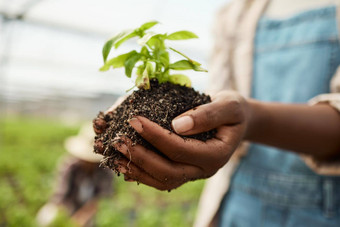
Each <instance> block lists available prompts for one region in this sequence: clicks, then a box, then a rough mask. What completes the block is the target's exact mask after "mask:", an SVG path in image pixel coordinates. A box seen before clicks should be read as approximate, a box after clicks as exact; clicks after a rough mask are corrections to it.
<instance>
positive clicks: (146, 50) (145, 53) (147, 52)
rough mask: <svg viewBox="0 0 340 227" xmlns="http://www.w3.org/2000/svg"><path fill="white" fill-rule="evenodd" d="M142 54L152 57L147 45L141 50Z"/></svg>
mask: <svg viewBox="0 0 340 227" xmlns="http://www.w3.org/2000/svg"><path fill="white" fill-rule="evenodd" d="M140 54H141V55H143V56H144V57H145V58H149V57H150V52H149V50H148V48H147V47H146V46H143V47H142V49H141V50H140Z"/></svg>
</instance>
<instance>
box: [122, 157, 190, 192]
mask: <svg viewBox="0 0 340 227" xmlns="http://www.w3.org/2000/svg"><path fill="white" fill-rule="evenodd" d="M117 165H118V171H119V172H121V173H123V174H124V179H126V180H127V181H137V182H139V183H142V184H145V185H148V186H151V187H153V188H156V189H158V190H162V191H164V190H172V189H174V188H177V187H179V186H180V185H182V184H183V183H185V182H184V181H177V182H170V181H163V182H161V181H159V180H157V179H155V178H153V177H152V176H151V175H149V174H148V173H146V172H145V171H144V170H143V169H141V168H139V167H138V166H136V165H135V164H134V163H133V162H131V161H127V160H126V159H121V160H119V161H118V162H117Z"/></svg>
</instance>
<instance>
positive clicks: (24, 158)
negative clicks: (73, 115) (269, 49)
mask: <svg viewBox="0 0 340 227" xmlns="http://www.w3.org/2000/svg"><path fill="white" fill-rule="evenodd" d="M78 130H79V127H76V126H74V127H70V126H66V125H63V124H62V123H60V122H58V121H54V120H46V119H45V120H44V119H37V118H23V117H12V118H1V119H0V133H1V134H0V227H3V226H37V224H36V223H35V215H36V213H37V211H38V210H39V208H40V207H41V206H42V205H43V204H44V203H45V202H46V201H47V200H48V198H49V196H50V195H51V193H52V191H53V185H54V183H55V177H56V166H57V164H58V161H59V160H60V158H61V157H62V156H63V155H65V154H66V151H65V149H64V147H63V141H64V140H65V138H67V137H68V136H71V135H75V134H77V132H78ZM202 186H203V181H196V182H191V183H188V184H186V185H184V186H182V187H181V188H179V189H177V190H173V191H172V192H170V193H168V192H160V191H157V190H155V189H153V188H150V187H147V186H144V185H139V186H137V185H136V183H128V182H124V180H123V178H122V177H115V179H114V192H113V196H112V198H109V199H105V200H103V201H101V203H100V206H99V212H98V214H97V216H96V226H138V227H139V226H142V227H143V226H147V227H149V226H165V227H166V226H169V227H171V226H176V227H180V226H191V225H192V223H193V219H194V216H195V212H196V208H197V201H198V197H199V194H200V192H201V190H202ZM70 225H71V224H70V222H68V221H67V220H58V222H57V223H56V226H70Z"/></svg>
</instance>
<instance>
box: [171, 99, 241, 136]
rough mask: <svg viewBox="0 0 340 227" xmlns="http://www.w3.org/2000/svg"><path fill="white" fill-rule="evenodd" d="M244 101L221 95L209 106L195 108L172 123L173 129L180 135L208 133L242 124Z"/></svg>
mask: <svg viewBox="0 0 340 227" xmlns="http://www.w3.org/2000/svg"><path fill="white" fill-rule="evenodd" d="M242 101H243V100H242V99H240V97H239V96H238V97H237V96H236V97H235V96H231V95H230V93H221V94H218V95H217V96H216V98H215V99H214V100H213V101H212V102H211V103H208V104H204V105H201V106H198V107H196V108H193V109H191V110H189V111H187V112H185V113H183V114H181V115H179V116H177V117H176V118H175V119H174V120H173V121H172V128H173V129H174V131H175V132H176V133H177V134H180V135H193V134H198V133H201V132H206V131H209V130H212V129H214V128H217V127H219V126H221V125H233V124H238V123H241V122H242V121H243V119H244V110H243V105H242Z"/></svg>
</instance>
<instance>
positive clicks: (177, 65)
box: [169, 60, 193, 70]
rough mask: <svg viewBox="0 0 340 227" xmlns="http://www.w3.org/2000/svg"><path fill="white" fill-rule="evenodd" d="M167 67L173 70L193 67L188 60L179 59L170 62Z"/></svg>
mask: <svg viewBox="0 0 340 227" xmlns="http://www.w3.org/2000/svg"><path fill="white" fill-rule="evenodd" d="M169 68H170V69H174V70H187V69H193V65H192V64H191V63H190V62H189V61H188V60H180V61H177V62H175V63H172V64H170V66H169Z"/></svg>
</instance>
